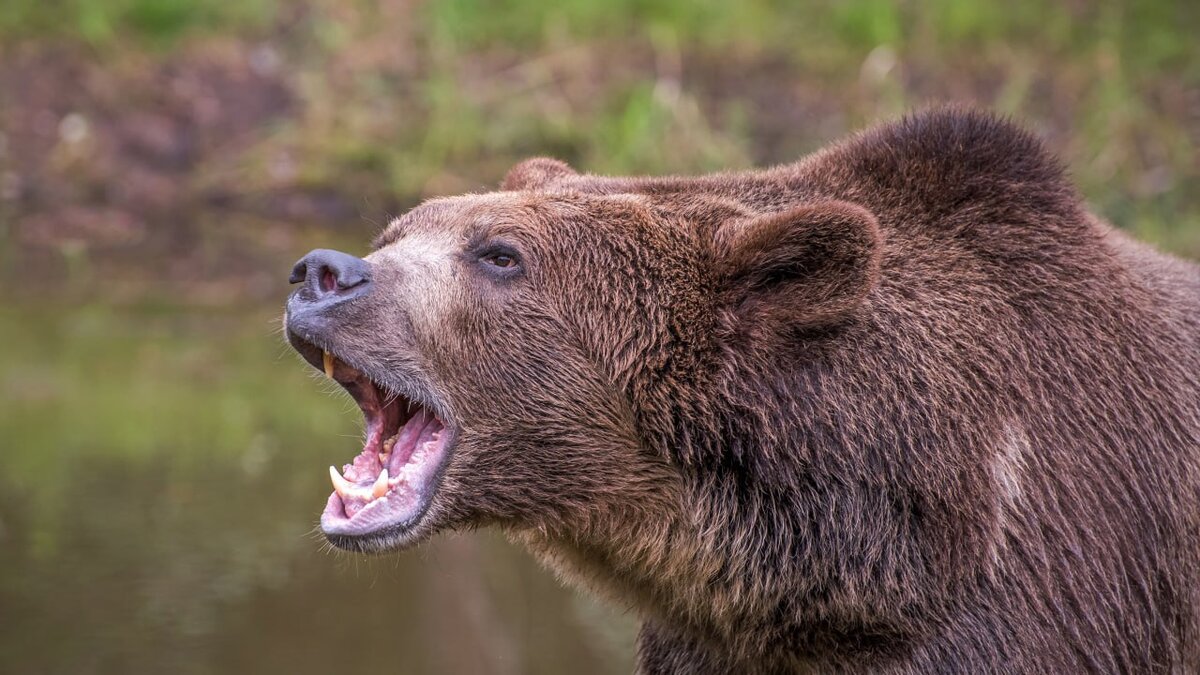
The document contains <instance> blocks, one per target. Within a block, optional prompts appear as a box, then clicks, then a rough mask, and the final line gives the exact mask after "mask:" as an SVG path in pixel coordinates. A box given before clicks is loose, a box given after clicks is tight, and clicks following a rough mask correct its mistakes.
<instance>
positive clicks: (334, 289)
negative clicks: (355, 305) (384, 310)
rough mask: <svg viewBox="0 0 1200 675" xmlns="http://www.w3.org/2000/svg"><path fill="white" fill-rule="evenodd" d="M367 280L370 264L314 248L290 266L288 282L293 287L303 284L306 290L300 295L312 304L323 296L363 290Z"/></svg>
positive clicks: (347, 255)
mask: <svg viewBox="0 0 1200 675" xmlns="http://www.w3.org/2000/svg"><path fill="white" fill-rule="evenodd" d="M370 277H371V264H370V263H368V262H367V261H366V260H363V259H362V258H357V257H355V256H352V255H350V254H349V253H342V252H341V251H331V250H328V249H317V250H315V251H312V252H310V253H309V254H308V255H306V256H304V257H303V258H301V259H300V261H299V262H297V263H296V264H295V266H294V267H292V275H291V276H290V277H289V278H288V281H290V282H291V283H293V284H298V283H304V285H305V291H304V292H303V293H302V294H301V295H302V296H303V297H305V298H307V299H308V301H310V302H311V301H315V300H318V299H321V298H323V297H325V296H333V295H339V296H340V295H342V294H343V293H345V292H348V291H350V290H351V289H355V288H359V287H363V288H365V287H366V285H367V283H368V282H369V281H370ZM359 290H360V291H361V290H362V289H361V288H359Z"/></svg>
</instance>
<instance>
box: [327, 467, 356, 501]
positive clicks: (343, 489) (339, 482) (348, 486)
mask: <svg viewBox="0 0 1200 675" xmlns="http://www.w3.org/2000/svg"><path fill="white" fill-rule="evenodd" d="M329 479H330V480H332V481H333V489H334V490H336V491H337V493H338V494H339V495H341V496H343V497H345V496H346V495H348V494H350V493H351V492H353V491H354V489H355V488H356V487H357V486H356V485H355V484H354V483H351V482H350V481H348V480H346V479H345V478H342V474H340V473H338V470H337V469H335V468H333V467H332V466H331V467H329Z"/></svg>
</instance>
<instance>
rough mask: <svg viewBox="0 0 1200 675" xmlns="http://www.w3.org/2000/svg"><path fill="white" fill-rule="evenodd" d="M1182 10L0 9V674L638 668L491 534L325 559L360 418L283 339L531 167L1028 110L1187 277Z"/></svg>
mask: <svg viewBox="0 0 1200 675" xmlns="http://www.w3.org/2000/svg"><path fill="white" fill-rule="evenodd" d="M1197 35H1200V3H1197V2H1194V1H1192V0H1177V1H1172V0H1141V1H1134V0H1108V1H1105V2H1090V1H1088V0H1062V1H1057V2H1055V1H1047V0H1006V1H1003V2H987V1H984V0H928V1H922V2H918V1H916V0H900V1H896V2H892V1H888V0H804V1H796V2H783V1H768V0H742V1H740V2H730V1H728V0H662V1H659V2H651V1H650V0H555V1H553V2H539V1H537V0H441V1H428V2H417V1H415V0H411V1H410V0H375V1H368V0H236V1H230V0H193V1H191V2H185V1H183V0H57V1H54V2H50V1H48V0H3V2H2V3H0V291H2V293H0V345H3V349H2V350H0V672H4V673H72V674H77V673H159V672H171V673H235V672H254V673H271V672H290V673H309V672H311V673H327V672H401V673H526V672H528V673H565V672H571V673H621V672H629V670H630V668H631V661H632V653H633V634H634V622H633V620H632V618H631V617H630V616H628V615H627V614H626V613H625V612H623V611H622V609H621V608H619V607H607V606H602V605H600V604H597V603H596V602H594V601H592V600H590V599H588V598H585V597H582V596H579V595H577V594H574V593H572V592H570V591H567V590H564V589H562V588H561V587H560V586H559V585H558V583H557V582H556V581H555V580H554V579H553V578H552V577H551V576H550V575H549V574H547V573H546V572H544V571H542V570H540V569H539V568H537V567H536V565H534V564H533V563H532V562H531V561H530V559H529V558H528V557H527V556H526V555H525V554H524V553H523V552H521V551H520V550H518V549H516V548H514V547H512V546H510V545H508V544H507V543H506V542H504V541H503V540H502V539H501V538H500V537H498V536H496V535H493V534H488V533H473V534H464V535H459V536H451V537H442V538H439V539H438V540H437V541H435V542H434V543H431V544H429V545H426V546H424V547H422V548H421V549H419V550H417V551H414V552H408V553H405V554H403V555H401V556H396V557H390V558H382V559H361V558H355V557H350V556H346V555H342V554H336V553H331V552H328V551H327V550H325V548H324V547H323V546H322V543H321V539H320V537H318V536H314V535H313V526H314V524H315V520H316V516H317V513H318V511H319V509H320V508H321V506H322V504H323V503H324V499H325V496H326V495H327V493H328V491H329V485H328V479H327V477H326V476H325V467H326V466H328V465H329V464H331V463H339V464H340V463H341V462H342V461H344V460H345V459H347V458H349V457H351V456H352V455H353V454H354V453H355V452H357V450H358V447H357V443H358V441H357V438H358V435H359V425H360V415H359V413H358V412H357V410H356V409H355V408H354V406H353V405H352V404H351V403H350V402H349V400H348V399H347V398H345V397H344V396H341V395H340V394H337V393H335V392H334V391H333V390H332V389H331V387H330V386H329V385H328V384H326V383H324V382H321V381H319V380H318V379H316V378H314V377H312V374H311V372H310V369H308V368H307V367H306V366H303V365H302V364H301V363H300V361H299V360H298V359H297V358H296V357H294V356H293V355H292V354H291V353H290V351H289V350H288V349H287V348H286V347H285V346H284V345H283V342H282V338H281V336H280V334H279V332H278V329H277V325H278V319H279V316H280V314H281V307H282V305H281V303H282V301H283V299H284V297H285V295H286V293H287V291H288V288H287V285H286V277H287V273H288V270H289V268H290V265H291V263H292V262H293V261H294V260H295V259H296V258H298V257H299V256H300V255H302V254H303V253H304V252H306V251H307V250H309V249H310V248H313V247H316V246H324V247H335V248H342V249H344V250H348V251H354V252H363V251H364V250H365V247H366V242H367V241H368V240H369V239H370V237H371V235H372V234H373V233H374V232H375V231H376V230H377V229H378V228H380V227H381V226H382V225H383V224H384V223H385V222H386V221H387V219H388V218H389V217H390V216H391V215H394V214H396V213H399V212H401V211H403V210H404V209H406V208H409V207H411V206H412V205H413V204H415V203H416V202H418V201H419V200H421V199H422V198H425V197H428V196H433V195H441V194H449V193H459V192H464V191H472V190H484V189H488V187H489V186H492V185H494V184H496V182H497V181H498V180H499V179H500V177H501V176H502V175H503V174H504V172H505V170H506V169H507V168H508V167H509V166H511V165H512V164H513V163H514V162H516V161H518V160H519V159H521V158H524V157H526V156H530V155H536V154H549V155H554V156H557V157H560V158H563V159H566V160H568V161H570V162H571V163H572V164H574V165H575V166H576V167H578V168H581V169H585V170H589V171H594V172H620V173H664V172H700V171H706V170H713V169H728V168H738V167H750V166H756V165H766V164H772V163H778V162H786V161H790V160H792V159H794V158H797V157H799V156H800V155H802V154H804V153H806V152H809V151H812V150H814V149H816V148H818V147H820V146H821V145H822V144H825V143H827V142H829V141H830V140H832V139H835V138H837V137H839V136H842V135H843V134H846V133H848V132H851V131H853V130H855V129H858V128H860V127H861V126H863V125H864V124H867V123H869V122H872V121H876V120H880V119H885V118H891V117H894V116H896V115H898V114H901V113H902V112H904V111H906V110H909V109H911V108H913V107H915V106H919V105H922V104H924V103H927V102H930V101H943V100H955V101H972V102H976V103H978V104H980V105H983V106H987V107H990V108H994V109H996V110H998V111H1000V112H1003V113H1007V114H1011V115H1014V116H1017V117H1019V118H1020V119H1022V120H1024V121H1025V122H1026V123H1027V124H1028V125H1029V126H1031V127H1032V128H1033V129H1035V130H1036V131H1037V132H1039V133H1040V134H1042V135H1043V136H1044V137H1045V138H1046V139H1047V141H1048V142H1049V143H1050V144H1051V145H1052V146H1053V147H1054V148H1055V149H1056V150H1057V151H1058V152H1059V153H1060V154H1061V156H1062V157H1063V158H1064V160H1065V162H1066V163H1067V164H1068V165H1069V166H1070V168H1071V171H1072V173H1073V175H1074V177H1075V179H1076V181H1077V182H1078V184H1079V186H1080V187H1081V189H1082V191H1083V193H1084V194H1085V195H1086V196H1087V198H1088V199H1089V200H1090V202H1091V203H1092V204H1093V206H1094V208H1095V209H1096V210H1097V211H1098V212H1099V213H1101V214H1102V215H1104V216H1105V217H1106V218H1108V219H1110V220H1111V221H1113V222H1114V223H1116V224H1117V225H1119V226H1121V227H1123V228H1126V229H1128V230H1129V231H1131V232H1133V233H1135V234H1136V235H1137V236H1139V237H1141V238H1144V239H1147V240H1150V241H1152V242H1155V243H1157V244H1158V245H1160V246H1162V247H1164V248H1167V249H1170V250H1172V251H1175V252H1177V253H1179V254H1182V255H1185V256H1190V257H1200V189H1198V188H1200V158H1198V153H1197V148H1198V147H1200V48H1198V46H1197V45H1198V44H1200V41H1198V40H1197Z"/></svg>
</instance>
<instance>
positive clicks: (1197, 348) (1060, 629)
mask: <svg viewBox="0 0 1200 675" xmlns="http://www.w3.org/2000/svg"><path fill="white" fill-rule="evenodd" d="M504 188H505V191H504V192H500V193H496V194H494V195H485V196H475V197H463V198H458V199H459V200H460V201H454V200H442V201H439V202H435V203H432V204H430V205H427V206H423V207H420V208H419V209H417V210H415V211H414V212H413V213H412V214H409V215H408V216H405V217H404V218H403V219H401V221H400V222H399V223H397V224H396V225H393V226H392V228H391V229H390V230H389V232H387V233H385V235H384V238H383V240H382V242H381V243H382V244H383V248H381V250H380V251H379V252H378V253H377V254H374V255H373V256H371V257H368V260H372V261H374V264H375V265H377V266H379V265H386V264H387V263H386V262H385V261H386V260H387V258H386V256H383V254H384V253H386V252H387V251H389V250H391V249H392V247H401V248H402V247H403V246H405V245H406V244H405V242H406V241H426V240H424V239H421V237H422V236H426V235H421V234H420V233H421V232H426V231H428V232H434V231H455V232H457V231H460V230H461V231H462V232H463V233H464V234H462V237H463V240H464V241H465V240H466V238H467V237H468V236H474V235H468V234H467V232H468V230H463V229H462V228H464V227H467V226H465V225H463V223H478V222H483V221H486V222H487V223H488V224H487V225H486V226H481V227H485V228H492V229H491V230H489V232H492V234H489V235H488V236H492V235H494V234H495V232H496V231H500V232H502V233H504V236H506V237H508V238H509V239H507V240H506V241H512V242H515V243H514V244H513V245H514V246H517V247H519V248H520V250H521V251H522V255H523V264H525V267H523V268H522V271H521V275H523V276H520V277H518V276H516V275H515V273H514V276H512V278H511V280H509V281H506V282H504V283H505V284H507V285H499V286H497V285H495V284H493V283H492V282H486V283H485V282H476V281H474V279H475V277H472V276H471V275H470V274H464V275H462V276H455V277H454V279H456V280H455V281H447V282H446V284H447V285H446V286H445V288H447V289H451V288H454V289H458V290H453V291H450V290H446V291H445V292H447V293H450V292H453V293H456V294H457V295H455V296H454V297H456V298H457V297H462V298H466V299H464V300H462V301H461V303H460V304H452V305H448V307H449V308H448V309H446V310H444V311H445V312H446V313H445V314H439V315H438V317H437V320H438V321H439V322H442V323H440V324H438V325H439V326H441V327H440V328H430V329H428V330H430V331H435V333H436V339H434V338H431V340H432V342H430V343H429V344H430V345H433V344H435V343H436V349H435V348H434V347H433V346H429V347H412V346H410V345H409V344H408V343H404V344H399V343H397V344H386V345H384V346H383V347H371V349H377V350H380V353H386V352H388V351H394V352H405V353H407V352H413V353H418V354H423V355H424V356H421V357H420V358H421V359H424V360H423V361H421V363H423V364H425V365H422V366H421V368H422V369H425V370H423V371H422V372H426V371H428V372H427V373H426V375H427V376H428V377H429V378H430V379H431V380H432V381H435V382H437V383H438V386H440V387H441V388H442V389H443V391H444V392H445V396H446V397H447V398H448V400H452V401H453V402H454V405H455V406H456V407H455V410H456V411H458V413H459V414H460V417H461V418H462V419H461V423H462V426H463V428H464V429H466V430H469V429H471V428H475V427H478V428H479V429H481V430H487V432H488V434H489V435H488V436H487V437H488V439H489V440H488V441H487V444H486V445H484V444H482V442H481V444H478V445H472V444H471V443H468V442H463V443H460V447H459V448H457V449H456V451H455V453H456V454H455V455H454V457H453V458H452V460H451V462H450V464H449V465H448V466H447V468H446V470H445V477H444V479H443V480H442V483H441V487H440V491H439V494H438V497H437V498H435V500H434V502H433V503H434V507H433V510H432V512H433V513H434V514H435V516H434V517H436V518H437V520H436V521H431V522H434V523H435V524H434V525H431V526H430V527H429V531H432V530H434V529H439V528H448V527H463V526H472V525H478V524H488V523H494V524H497V525H499V526H501V527H503V528H505V529H506V530H507V531H508V532H510V533H511V534H512V536H514V537H515V538H516V539H518V540H520V541H522V542H524V543H525V544H526V545H528V546H529V547H530V548H531V550H533V551H534V552H535V553H536V554H538V555H539V557H541V558H542V559H543V560H544V561H546V563H547V564H548V565H549V566H551V567H552V568H554V569H556V570H557V571H559V572H560V573H561V574H562V575H563V576H564V577H565V578H567V579H568V580H571V581H572V582H574V583H577V584H580V585H582V586H584V587H587V588H589V589H592V590H594V591H596V592H598V593H601V594H603V595H605V596H607V597H609V598H612V599H614V600H615V601H617V602H620V603H624V604H626V605H628V606H631V607H633V608H634V609H635V610H636V611H637V612H639V614H640V615H641V616H643V617H644V619H645V625H644V627H643V630H642V634H641V639H640V645H639V663H640V669H641V670H642V672H645V673H726V672H746V673H775V672H792V671H794V672H864V673H865V672H887V673H933V672H964V673H982V672H1023V673H1046V672H1082V671H1087V672H1102V673H1112V672H1164V673H1166V672H1197V671H1200V616H1198V615H1197V611H1198V610H1197V608H1200V268H1197V266H1195V265H1194V264H1191V263H1186V262H1183V261H1180V260H1177V259H1174V258H1171V257H1169V256H1166V255H1163V254H1160V253H1158V252H1155V251H1153V250H1151V249H1149V248H1147V247H1144V246H1142V245H1140V244H1137V243H1135V242H1132V241H1130V240H1128V239H1127V238H1126V237H1125V236H1124V235H1122V234H1120V233H1118V232H1117V231H1115V230H1113V229H1112V228H1111V227H1109V226H1108V225H1106V224H1104V223H1103V222H1101V221H1100V220H1099V219H1097V218H1096V217H1094V216H1092V215H1091V214H1090V213H1089V212H1088V210H1087V209H1086V207H1085V206H1084V205H1083V204H1082V202H1081V200H1080V198H1079V197H1078V195H1077V194H1076V192H1075V190H1074V189H1073V188H1072V186H1071V185H1070V184H1069V182H1068V181H1067V180H1066V179H1065V177H1064V173H1063V171H1062V169H1061V167H1060V166H1059V164H1058V162H1057V161H1056V160H1055V159H1054V158H1053V157H1052V156H1050V155H1049V154H1048V153H1047V152H1046V151H1045V150H1044V148H1043V147H1042V145H1041V143H1040V142H1039V141H1038V140H1037V139H1036V138H1034V137H1033V136H1031V135H1030V134H1029V133H1027V132H1025V131H1023V130H1021V129H1019V128H1017V127H1015V126H1014V125H1012V124H1010V123H1009V122H1007V121H1003V120H999V119H997V118H995V117H992V116H990V115H987V114H983V113H979V112H974V111H970V110H963V109H957V108H941V109H935V110H931V111H927V112H924V113H920V114H916V115H913V116H911V117H908V118H906V119H904V120H902V121H899V122H896V123H892V124H887V125H883V126H881V127H877V128H874V129H871V130H868V131H866V132H864V133H861V134H859V135H857V136H855V137H852V138H850V139H849V140H846V141H844V142H842V143H839V144H837V145H834V146H832V147H830V148H828V149H826V150H824V151H822V152H819V153H817V154H815V155H812V156H810V157H807V158H805V159H802V160H801V161H799V162H797V163H795V164H790V165H786V166H779V167H774V168H771V169H766V170H761V171H750V172H743V173H728V174H718V175H714V176H704V177H696V178H685V177H668V178H644V177H633V178H621V177H617V178H613V177H599V176H589V175H580V174H577V173H575V172H574V171H572V170H571V169H570V168H569V167H567V166H566V165H565V164H562V163H561V162H557V161H554V160H546V159H536V160H530V161H528V162H525V163H523V164H521V165H518V166H517V167H515V168H514V169H513V170H512V171H511V172H510V173H509V176H508V177H507V178H506V179H505V184H504ZM456 228H457V229H456ZM469 231H471V232H473V231H474V230H469ZM428 236H432V235H428ZM480 236H482V235H480ZM497 236H498V235H497ZM421 245H422V246H425V247H426V248H428V246H429V245H428V244H421ZM413 246H416V244H413ZM396 250H400V249H399V248H397V249H396ZM414 250H415V249H414ZM422 250H425V249H422ZM376 256H382V257H379V258H376ZM447 278H449V277H447ZM476 283H478V284H482V285H479V286H478V287H476V286H467V287H465V289H459V287H458V285H459V284H476ZM400 296H404V294H403V293H400V292H399V291H397V297H400ZM389 297H390V296H389ZM404 297H407V296H404ZM439 297H440V296H439ZM475 297H482V298H485V300H480V301H476V300H471V298H475ZM384 302H385V303H386V302H393V301H391V300H388V301H384ZM400 302H408V301H400ZM447 302H449V301H447ZM455 302H456V303H457V302H459V301H457V300H456V301H455ZM374 311H375V313H376V314H380V315H382V316H383V317H384V318H383V319H370V318H363V319H362V321H365V322H368V323H370V322H371V321H376V322H384V321H393V320H399V318H398V317H404V318H403V320H404V321H407V322H409V323H412V322H413V321H416V322H417V323H418V324H419V323H420V321H421V320H420V319H413V318H412V317H411V314H412V312H411V311H410V310H408V309H403V308H401V309H389V308H387V307H384V308H382V309H381V308H380V307H378V306H376V307H375V308H374ZM439 311H440V310H439ZM365 316H366V315H365V314H364V317H365ZM447 317H452V318H453V322H450V323H446V321H448V319H447ZM431 321H432V319H431ZM489 322H491V325H493V326H503V328H504V330H503V332H498V333H495V334H490V335H485V334H484V333H482V332H481V333H479V334H478V335H476V336H475V337H471V336H472V335H475V334H474V333H472V332H471V331H475V330H477V329H476V327H477V326H482V325H487V324H489ZM379 325H383V324H381V323H377V324H376V325H374V326H370V327H368V328H364V329H363V333H362V335H363V337H360V338H357V341H356V340H355V339H354V338H346V342H345V344H348V345H351V346H352V347H353V346H354V345H360V346H361V347H362V349H364V350H366V349H368V347H366V345H367V344H368V340H369V339H375V338H374V337H372V338H368V337H366V336H367V335H378V327H379ZM413 330H414V331H415V333H416V334H422V333H421V330H420V328H419V326H418V328H416V329H413ZM480 330H481V329H480ZM455 331H458V332H455ZM489 337H490V341H489V339H488V338H489ZM418 342H419V341H418ZM370 344H374V343H370ZM422 349H428V350H433V351H429V352H423V351H421V350H422ZM406 350H407V351H406ZM414 350H415V351H414ZM447 350H448V353H450V354H452V355H459V356H458V357H455V358H450V357H447V358H444V359H440V360H438V359H435V358H434V357H433V356H430V355H431V354H434V353H442V352H446V351H447ZM414 358H417V357H414ZM434 361H437V362H436V363H434ZM497 364H500V365H497ZM494 367H499V368H501V370H502V371H503V372H502V373H501V374H499V375H495V376H494V374H493V373H491V369H493V368H494ZM484 372H486V373H487V376H485V377H482V378H481V376H480V373H484ZM481 381H482V382H488V383H493V384H494V385H495V386H494V387H493V388H491V389H489V390H488V391H486V392H483V393H472V391H473V390H472V387H475V389H478V388H479V387H480V382H481ZM485 395H486V398H482V397H484V396H485ZM476 409H478V410H479V411H480V412H479V421H474V418H472V415H473V414H474V413H473V412H472V411H473V410H476Z"/></svg>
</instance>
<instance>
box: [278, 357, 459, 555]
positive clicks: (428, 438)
mask: <svg viewBox="0 0 1200 675" xmlns="http://www.w3.org/2000/svg"><path fill="white" fill-rule="evenodd" d="M305 347H308V348H309V349H302V350H301V353H302V354H304V355H305V357H306V359H307V360H309V361H310V362H312V361H314V360H315V358H314V357H316V354H318V353H319V354H320V355H321V357H320V359H321V361H320V363H321V366H322V367H323V369H324V371H325V374H326V375H328V376H329V377H330V378H332V379H333V380H335V381H337V382H338V383H339V384H341V385H342V386H343V387H344V388H345V389H346V391H347V392H349V394H350V396H352V397H353V398H354V401H355V402H356V403H357V404H358V407H359V408H360V409H362V412H363V416H364V417H365V418H366V442H365V443H364V444H363V449H362V452H360V453H359V454H358V456H357V457H355V458H354V460H353V461H351V462H350V463H349V464H346V465H344V466H342V469H341V471H339V470H338V469H337V468H336V467H333V466H331V467H329V477H330V479H331V480H332V481H333V494H331V495H329V501H328V502H327V503H326V504H325V511H324V512H323V513H322V514H321V529H322V530H323V531H324V532H325V534H326V535H327V536H328V537H330V539H331V540H333V542H334V543H335V544H338V543H342V544H348V545H349V547H351V548H360V546H359V545H358V544H355V543H351V540H354V539H357V538H364V537H367V538H370V537H375V536H385V537H386V536H396V535H400V536H402V535H403V534H404V533H406V532H407V531H409V530H411V529H412V528H413V527H414V526H415V525H416V524H417V523H418V522H419V521H420V520H421V517H422V516H423V515H424V513H425V510H426V509H427V508H428V506H429V502H430V500H431V499H432V497H433V493H434V490H435V488H436V485H435V484H436V482H437V479H438V471H439V469H440V468H441V467H442V465H443V464H444V463H445V459H446V456H447V454H448V452H447V447H448V445H449V441H450V436H451V435H452V434H451V433H450V430H448V429H447V427H446V423H445V422H444V421H443V420H442V419H441V418H440V417H439V416H438V415H437V413H436V412H434V410H433V409H432V408H431V407H429V406H426V405H423V404H422V403H420V402H418V401H415V400H412V399H409V398H407V397H405V396H403V395H401V394H399V393H395V392H391V391H388V390H387V389H385V388H384V387H382V386H380V385H379V384H377V383H376V382H375V381H374V380H372V379H371V378H370V377H368V376H367V375H366V374H364V373H363V372H362V371H360V370H358V369H356V368H354V367H353V366H350V365H349V364H347V363H345V362H343V361H342V360H341V359H339V358H337V357H336V356H334V355H333V354H330V353H329V352H327V351H323V350H318V349H316V348H314V347H312V346H311V345H305ZM305 352H308V353H305ZM314 352H315V353H314ZM314 365H316V363H314Z"/></svg>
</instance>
